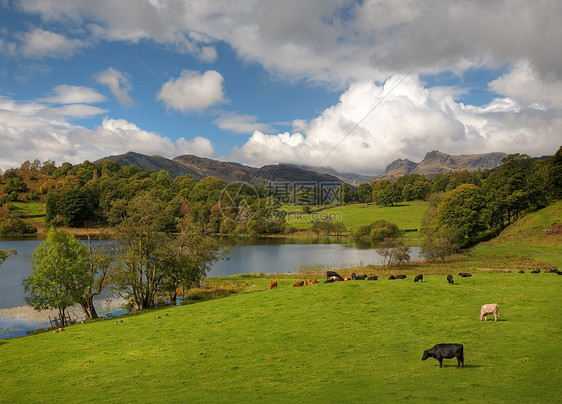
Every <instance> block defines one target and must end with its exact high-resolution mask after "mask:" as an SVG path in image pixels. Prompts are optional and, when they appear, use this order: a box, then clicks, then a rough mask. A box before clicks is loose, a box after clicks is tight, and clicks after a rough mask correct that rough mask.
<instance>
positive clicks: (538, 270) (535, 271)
mask: <svg viewBox="0 0 562 404" xmlns="http://www.w3.org/2000/svg"><path fill="white" fill-rule="evenodd" d="M531 273H532V274H540V273H541V270H540V269H535V270H534V271H531Z"/></svg>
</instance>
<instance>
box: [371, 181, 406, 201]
mask: <svg viewBox="0 0 562 404" xmlns="http://www.w3.org/2000/svg"><path fill="white" fill-rule="evenodd" d="M373 193H374V192H373ZM400 201H402V189H401V188H400V186H398V185H396V184H395V183H390V184H388V185H387V186H385V187H384V188H383V189H381V190H380V191H379V192H377V196H376V198H375V203H376V204H377V205H383V206H388V205H390V206H393V205H394V204H395V203H398V202H400Z"/></svg>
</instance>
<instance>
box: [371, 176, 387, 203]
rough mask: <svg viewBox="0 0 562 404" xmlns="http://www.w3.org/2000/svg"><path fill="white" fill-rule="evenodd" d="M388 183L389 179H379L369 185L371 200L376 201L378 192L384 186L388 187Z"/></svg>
mask: <svg viewBox="0 0 562 404" xmlns="http://www.w3.org/2000/svg"><path fill="white" fill-rule="evenodd" d="M389 185H390V181H388V180H380V181H377V182H374V183H373V184H372V185H371V189H372V193H371V200H372V201H373V202H375V203H376V202H377V197H378V195H379V193H380V192H381V191H382V190H384V189H385V188H386V187H388V186H389Z"/></svg>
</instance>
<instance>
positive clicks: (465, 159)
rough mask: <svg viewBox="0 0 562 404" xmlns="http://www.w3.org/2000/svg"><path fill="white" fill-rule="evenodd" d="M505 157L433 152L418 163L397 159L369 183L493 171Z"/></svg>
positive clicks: (492, 154)
mask: <svg viewBox="0 0 562 404" xmlns="http://www.w3.org/2000/svg"><path fill="white" fill-rule="evenodd" d="M505 157H507V154H505V153H485V154H467V155H461V156H452V155H449V154H446V153H442V152H440V151H437V150H433V151H431V152H429V153H427V154H426V155H425V157H424V159H423V160H422V161H421V162H419V163H414V162H412V161H410V160H407V159H406V160H402V159H398V160H395V161H393V162H392V163H390V164H389V165H388V166H387V167H386V170H385V172H384V173H383V174H381V175H379V176H377V177H375V178H373V179H372V180H371V182H374V181H379V180H389V181H395V180H397V179H398V178H399V177H401V176H403V175H406V174H420V175H425V176H428V177H430V176H432V175H435V174H438V173H446V172H449V171H463V170H467V171H477V170H484V169H488V170H491V169H494V168H496V167H499V166H500V165H501V164H502V160H503V159H504V158H505Z"/></svg>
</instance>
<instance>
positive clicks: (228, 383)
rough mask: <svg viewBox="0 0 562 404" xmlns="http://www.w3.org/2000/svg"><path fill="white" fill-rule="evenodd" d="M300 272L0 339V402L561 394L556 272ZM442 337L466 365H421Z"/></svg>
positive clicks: (496, 398)
mask: <svg viewBox="0 0 562 404" xmlns="http://www.w3.org/2000/svg"><path fill="white" fill-rule="evenodd" d="M245 279H246V281H249V282H250V283H251V284H253V285H255V286H253V288H254V289H255V290H263V289H265V288H266V284H267V283H268V282H269V279H268V278H251V277H246V278H245ZM294 281H295V279H279V284H280V286H279V289H278V290H273V291H269V290H263V291H260V292H257V293H249V294H239V295H235V296H231V297H228V298H223V299H217V300H211V301H205V302H201V303H197V304H192V305H187V306H181V307H173V308H166V309H161V310H155V311H151V312H146V313H143V314H140V315H137V316H130V317H125V318H123V322H122V323H121V322H119V321H120V320H119V319H117V324H114V320H105V321H98V322H94V323H87V324H84V325H82V324H79V325H75V326H71V327H68V328H67V329H66V331H64V332H59V333H56V334H54V333H50V332H49V333H43V334H38V335H34V336H30V337H25V338H19V339H14V340H7V341H0V358H1V359H0V360H1V366H0V391H1V397H2V398H1V399H0V401H19V402H29V401H31V402H40V401H45V402H46V401H52V400H53V398H54V397H56V399H57V400H60V401H71V402H92V401H99V402H214V403H215V402H258V401H264V400H265V401H267V402H319V403H327V402H334V403H335V402H375V401H376V402H395V401H402V400H408V401H409V402H428V401H433V402H452V401H464V402H487V403H493V402H533V403H541V402H544V403H547V402H548V403H552V402H560V401H561V400H562V373H561V372H562V352H561V351H560V348H559V343H558V336H559V335H560V331H561V327H562V317H561V316H560V312H559V307H560V304H561V303H562V301H561V300H562V298H561V295H560V290H561V289H560V287H561V286H562V276H557V275H555V274H544V273H541V274H538V275H534V274H529V273H526V274H518V273H475V274H474V276H473V277H472V278H463V279H460V280H458V282H457V284H455V285H448V284H447V282H446V280H445V279H444V277H443V276H442V275H433V276H432V275H427V276H426V282H424V283H422V284H419V283H413V282H412V279H411V278H408V279H406V280H397V281H389V280H379V281H375V282H369V281H352V282H336V283H333V284H317V285H310V286H307V287H301V288H293V287H291V285H292V283H293V282H294ZM250 287H252V286H251V285H250ZM484 303H498V304H499V307H500V321H498V322H493V321H487V322H480V321H479V319H478V313H479V309H480V306H481V305H482V304H484ZM166 314H168V316H166ZM157 315H158V316H160V318H157ZM443 342H458V343H462V344H464V347H465V368H464V369H456V361H455V360H445V361H444V367H443V368H442V369H440V368H439V366H438V362H437V361H436V360H434V359H431V358H430V359H428V361H426V362H423V361H422V360H421V356H422V353H423V350H424V349H428V348H430V347H431V346H433V345H434V344H436V343H443Z"/></svg>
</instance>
